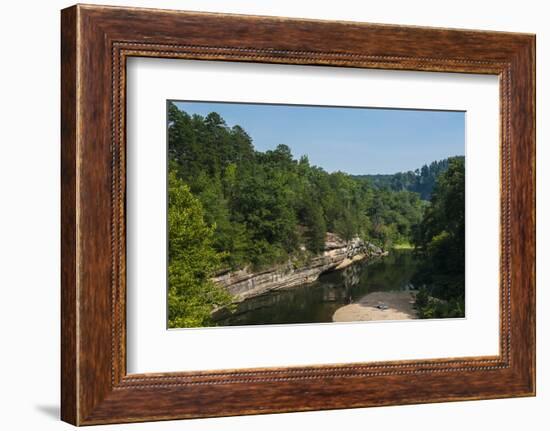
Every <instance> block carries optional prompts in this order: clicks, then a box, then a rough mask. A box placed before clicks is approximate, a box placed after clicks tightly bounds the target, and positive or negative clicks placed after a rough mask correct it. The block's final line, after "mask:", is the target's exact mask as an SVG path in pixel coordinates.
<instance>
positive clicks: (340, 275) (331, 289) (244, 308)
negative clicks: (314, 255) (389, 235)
mask: <svg viewBox="0 0 550 431" xmlns="http://www.w3.org/2000/svg"><path fill="white" fill-rule="evenodd" d="M416 269H417V261H416V260H415V258H414V255H413V253H412V251H411V250H392V251H390V254H389V255H388V256H386V257H381V258H376V259H373V260H371V261H370V262H366V261H360V262H357V263H355V264H353V265H350V266H348V267H347V268H345V269H343V270H340V271H333V272H329V273H326V274H323V275H321V276H320V277H319V279H318V280H317V281H315V282H313V283H309V284H304V285H303V286H298V287H294V288H291V289H288V290H276V291H272V292H268V293H266V294H264V295H261V296H257V297H255V298H250V299H247V300H245V301H243V302H241V303H240V304H238V306H237V309H236V310H235V311H234V312H233V313H232V314H231V315H226V316H224V317H221V316H220V317H219V318H218V320H217V321H216V324H217V325H218V326H235V325H266V324H285V323H320V322H332V315H333V314H334V312H335V311H336V310H337V309H338V308H340V307H342V306H344V305H347V304H351V303H353V302H355V301H357V300H358V299H360V298H361V297H363V296H364V295H366V294H368V293H372V292H380V291H399V290H406V289H408V288H410V287H412V285H411V283H410V281H411V277H412V276H413V275H414V273H415V272H416Z"/></svg>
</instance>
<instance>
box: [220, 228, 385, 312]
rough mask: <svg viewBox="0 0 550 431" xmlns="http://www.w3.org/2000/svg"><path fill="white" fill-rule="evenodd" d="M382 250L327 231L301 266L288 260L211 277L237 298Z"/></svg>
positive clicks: (284, 285) (312, 276)
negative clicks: (256, 269)
mask: <svg viewBox="0 0 550 431" xmlns="http://www.w3.org/2000/svg"><path fill="white" fill-rule="evenodd" d="M385 254H387V252H384V251H383V250H382V249H380V248H379V247H376V246H375V245H373V244H369V243H365V242H364V241H363V240H361V239H359V238H354V239H352V240H351V241H348V242H346V241H344V240H342V239H341V238H340V237H338V236H337V235H335V234H333V233H327V235H326V239H325V251H324V252H323V254H320V255H318V256H315V257H313V258H312V259H311V260H310V261H309V262H308V263H307V264H306V265H305V266H302V267H299V268H295V266H294V264H293V263H292V262H291V261H289V262H288V263H287V264H285V265H279V266H277V267H274V268H269V269H266V270H264V271H261V272H249V270H248V268H245V269H242V270H239V271H235V272H228V273H225V274H222V275H219V276H217V277H215V278H213V281H214V282H215V283H217V284H219V285H221V286H223V287H224V288H226V289H227V290H228V292H229V293H231V294H232V295H233V296H234V298H235V301H237V302H239V301H243V300H244V299H247V298H251V297H253V296H258V295H262V294H264V293H266V292H268V291H271V290H277V289H288V288H291V287H296V286H300V285H302V284H306V283H311V282H313V281H315V280H317V278H318V277H319V275H321V274H323V273H325V272H329V271H332V270H339V269H343V268H345V267H346V266H348V265H351V264H352V263H353V262H356V261H358V260H362V259H365V258H370V257H374V256H383V255H385Z"/></svg>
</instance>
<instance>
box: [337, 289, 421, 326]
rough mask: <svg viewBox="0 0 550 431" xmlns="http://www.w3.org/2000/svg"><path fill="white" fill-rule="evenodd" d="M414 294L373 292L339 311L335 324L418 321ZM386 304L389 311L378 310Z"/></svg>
mask: <svg viewBox="0 0 550 431" xmlns="http://www.w3.org/2000/svg"><path fill="white" fill-rule="evenodd" d="M414 295H415V294H414V293H413V292H410V291H409V292H373V293H369V294H368V295H365V296H363V297H362V298H361V299H360V300H359V301H357V302H354V303H353V304H349V305H345V306H343V307H340V308H339V309H337V310H336V311H335V312H334V314H333V316H332V321H333V322H357V321H367V320H408V319H417V316H416V311H415V309H414V307H413V304H414ZM380 304H385V305H387V306H388V309H387V310H381V309H379V308H377V305H380Z"/></svg>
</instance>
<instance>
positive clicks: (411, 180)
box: [354, 156, 464, 200]
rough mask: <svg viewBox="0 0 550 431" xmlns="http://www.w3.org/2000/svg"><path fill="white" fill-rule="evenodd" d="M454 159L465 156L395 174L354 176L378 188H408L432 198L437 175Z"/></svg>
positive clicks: (396, 189) (425, 198)
mask: <svg viewBox="0 0 550 431" xmlns="http://www.w3.org/2000/svg"><path fill="white" fill-rule="evenodd" d="M454 159H461V160H464V156H455V157H449V158H447V159H443V160H439V161H434V162H431V163H430V164H429V165H424V166H422V167H421V168H420V169H416V170H414V171H407V172H397V173H395V174H388V175H386V174H378V175H355V176H354V178H358V179H366V180H368V181H370V182H371V184H372V185H373V186H375V187H377V188H387V189H390V190H393V191H403V190H407V191H409V192H415V193H419V194H420V198H421V199H423V200H430V197H431V194H432V190H433V188H434V187H435V183H436V179H437V177H438V176H439V175H440V174H441V173H443V172H445V171H446V170H447V169H448V167H449V163H450V162H451V161H452V160H454Z"/></svg>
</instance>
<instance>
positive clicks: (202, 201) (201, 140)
mask: <svg viewBox="0 0 550 431" xmlns="http://www.w3.org/2000/svg"><path fill="white" fill-rule="evenodd" d="M168 157H169V177H168V180H169V192H168V196H169V209H168V219H169V220H168V221H169V223H168V224H169V275H168V277H169V312H170V325H171V326H177V327H185V326H202V323H204V322H206V321H208V316H209V313H210V311H211V310H212V308H213V307H218V306H223V305H224V304H227V303H228V302H229V301H230V298H229V297H228V295H227V293H225V292H224V291H222V290H221V289H219V288H217V287H216V286H215V285H214V284H213V283H212V282H211V281H210V279H211V278H212V277H213V276H214V275H215V274H217V273H220V272H222V271H229V270H236V269H242V268H245V267H249V268H252V269H256V270H257V269H260V268H264V267H269V266H273V265H277V264H280V263H283V262H287V261H288V260H289V259H290V260H294V261H296V262H304V261H307V259H309V258H310V257H311V256H314V255H316V254H318V253H320V252H322V251H323V250H324V245H325V236H326V233H327V232H333V233H336V234H337V235H338V236H340V237H341V238H342V239H344V240H350V239H352V238H354V237H360V238H362V239H364V240H366V241H368V242H371V243H374V244H376V245H379V246H380V247H382V248H384V249H388V248H390V247H391V246H392V245H394V244H398V243H410V242H413V241H414V244H415V245H416V247H417V249H418V250H419V251H420V252H422V253H424V255H425V256H427V257H428V256H429V258H430V259H431V258H437V259H436V261H437V262H438V263H437V265H439V266H437V267H434V268H433V269H434V271H435V270H437V271H439V273H440V274H444V273H445V271H447V270H448V269H450V270H452V271H454V272H453V274H455V273H458V272H459V271H460V269H461V268H462V270H463V265H462V267H460V265H458V264H457V263H456V262H455V259H459V260H460V250H459V248H460V246H461V244H462V247H463V243H464V238H463V231H464V221H463V219H464V217H463V212H464V211H463V208H462V221H460V220H459V219H457V218H456V215H457V214H458V213H459V212H460V208H461V207H460V205H461V202H462V205H463V195H464V190H463V184H462V186H461V184H460V180H461V178H462V181H463V180H464V175H463V171H462V177H460V172H458V171H457V170H459V167H460V166H462V169H463V164H464V160H463V158H452V159H449V160H445V161H440V162H434V163H432V164H430V165H427V166H424V167H423V168H421V169H420V170H417V171H415V172H408V173H400V174H396V175H395V176H391V178H390V176H351V175H348V174H346V173H344V172H332V173H329V172H326V171H325V170H323V169H322V168H320V167H318V166H314V165H311V164H310V162H309V160H308V158H307V156H303V157H301V158H300V159H296V158H295V157H294V156H293V154H292V151H291V149H290V148H289V147H288V146H286V145H284V143H281V144H280V145H278V146H277V147H276V148H275V149H273V150H269V151H264V152H262V151H257V150H255V148H254V145H253V141H252V138H251V137H250V136H249V135H248V134H247V132H246V131H245V129H244V128H243V127H241V126H238V125H236V126H233V127H229V126H228V125H227V124H226V122H225V121H224V119H223V118H222V117H221V116H220V115H219V114H217V113H215V112H212V113H210V114H208V115H207V116H205V117H203V116H200V115H189V114H187V113H186V112H184V111H182V110H180V109H178V107H177V106H176V105H175V104H174V103H171V102H170V103H169V105H168ZM460 187H462V189H461V190H459V189H460ZM432 189H433V193H432ZM457 193H462V194H457ZM461 196H462V198H461ZM430 197H431V200H432V202H431V204H430V203H429V202H428V201H427V200H426V199H428V198H430ZM460 229H462V243H459V242H458V239H459V237H460V235H461V232H460ZM451 252H452V253H454V254H452V255H449V254H448V253H451ZM462 258H463V249H462ZM434 265H436V264H435V263H434ZM452 265H454V266H452ZM451 266H452V268H451ZM428 272H429V271H428V270H426V273H428ZM433 277H435V276H433ZM433 277H432V278H431V279H428V278H425V279H422V282H423V283H424V284H430V285H434V284H436V281H437V282H439V281H438V280H439V279H437V280H436V278H433ZM451 278H452V277H451ZM443 282H444V283H446V285H449V286H450V285H452V284H453V283H455V282H456V280H454V279H452V280H451V279H449V280H447V279H445V280H443ZM432 290H433V289H432ZM432 293H434V292H432ZM453 298H454V296H453ZM201 322H202V323H201Z"/></svg>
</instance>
